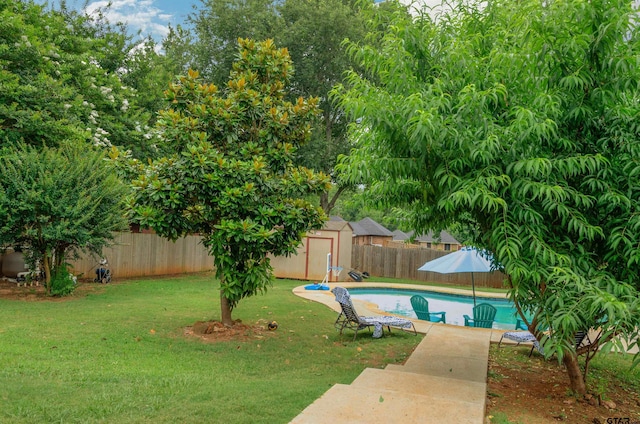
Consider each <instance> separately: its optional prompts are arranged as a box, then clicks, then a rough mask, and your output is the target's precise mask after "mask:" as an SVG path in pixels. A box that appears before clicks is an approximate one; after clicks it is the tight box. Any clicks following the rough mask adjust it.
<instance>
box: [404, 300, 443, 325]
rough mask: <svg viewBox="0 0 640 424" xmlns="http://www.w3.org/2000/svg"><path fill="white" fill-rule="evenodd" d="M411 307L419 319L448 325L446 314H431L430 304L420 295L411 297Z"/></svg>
mask: <svg viewBox="0 0 640 424" xmlns="http://www.w3.org/2000/svg"><path fill="white" fill-rule="evenodd" d="M411 307H412V308H413V312H415V313H416V315H417V316H418V319H422V320H425V321H431V322H443V323H446V319H445V314H446V312H429V302H428V301H427V299H425V298H424V297H422V296H420V295H415V296H411Z"/></svg>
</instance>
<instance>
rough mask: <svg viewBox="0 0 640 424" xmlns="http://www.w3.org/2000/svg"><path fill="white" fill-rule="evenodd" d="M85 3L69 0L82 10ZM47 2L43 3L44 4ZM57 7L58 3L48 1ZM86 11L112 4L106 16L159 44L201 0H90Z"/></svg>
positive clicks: (51, 0) (53, 0)
mask: <svg viewBox="0 0 640 424" xmlns="http://www.w3.org/2000/svg"><path fill="white" fill-rule="evenodd" d="M85 1H86V0H67V7H69V8H75V9H82V7H83V6H84V4H85ZM44 2H45V1H44V0H43V1H40V3H44ZM49 3H50V4H53V5H56V6H57V4H58V3H59V1H58V0H49ZM87 3H88V5H87V9H86V10H87V12H89V13H92V12H94V11H95V10H96V9H98V8H99V7H105V6H106V5H107V4H108V3H111V8H110V9H109V11H108V12H107V13H106V16H107V18H108V19H109V21H110V22H112V23H115V22H126V23H127V25H128V27H129V30H130V31H131V33H133V34H135V33H137V32H138V30H141V31H142V33H141V35H140V37H141V38H146V37H147V36H149V35H150V36H151V37H153V38H154V39H155V40H156V41H158V42H160V41H162V39H163V38H164V37H165V36H166V35H167V33H168V25H169V24H171V26H174V27H175V26H176V25H178V24H184V22H185V20H186V17H187V15H188V14H189V13H191V12H192V11H193V6H194V5H197V6H200V5H201V2H200V0H111V1H109V0H89V1H88V2H87Z"/></svg>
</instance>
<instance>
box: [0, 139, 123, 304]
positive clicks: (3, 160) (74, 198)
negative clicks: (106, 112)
mask: <svg viewBox="0 0 640 424" xmlns="http://www.w3.org/2000/svg"><path fill="white" fill-rule="evenodd" d="M0 152H1V155H0V246H7V245H10V246H14V247H15V248H21V249H25V251H26V252H27V253H28V256H29V257H30V258H31V260H32V261H33V262H38V263H39V265H40V267H41V269H42V270H43V271H44V272H45V274H46V281H45V284H46V288H47V291H48V293H49V294H51V285H50V283H51V274H52V272H60V270H61V268H63V267H64V262H65V260H66V259H68V258H69V257H70V256H73V255H75V254H76V253H79V252H81V251H84V252H91V253H95V254H98V255H99V254H101V252H102V248H103V247H104V246H106V245H108V244H109V243H110V242H111V241H112V240H113V232H114V231H121V230H124V229H126V228H127V221H126V219H125V218H124V216H125V201H124V198H125V196H126V194H127V193H128V188H127V186H126V185H125V184H123V183H122V182H120V181H119V180H118V178H117V176H116V173H115V170H114V169H113V166H111V165H110V163H109V162H108V161H106V160H105V157H104V154H103V153H100V152H97V151H94V150H91V149H87V148H86V147H84V146H82V145H81V144H79V143H66V144H64V145H62V146H59V147H58V148H51V147H46V146H45V147H43V148H42V149H37V148H35V147H33V146H25V145H22V146H20V147H18V148H17V149H2V150H0ZM65 269H66V268H65Z"/></svg>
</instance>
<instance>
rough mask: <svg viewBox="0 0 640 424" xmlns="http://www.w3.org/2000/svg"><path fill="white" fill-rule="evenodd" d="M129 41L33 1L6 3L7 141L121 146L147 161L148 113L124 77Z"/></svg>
mask: <svg viewBox="0 0 640 424" xmlns="http://www.w3.org/2000/svg"><path fill="white" fill-rule="evenodd" d="M128 49H130V47H129V46H127V37H126V35H124V34H122V33H121V32H119V30H116V29H113V28H111V27H110V26H109V25H108V24H107V23H105V22H102V21H100V20H99V19H98V20H92V19H90V18H88V17H86V16H83V15H79V14H77V13H75V12H70V11H53V10H45V9H44V8H43V7H42V6H39V5H36V4H34V3H32V2H24V1H17V0H7V1H3V2H1V3H0V64H1V66H0V99H1V101H0V122H1V123H2V125H0V142H1V143H2V144H3V145H15V144H16V143H18V142H23V143H26V144H28V145H32V146H43V145H45V146H51V147H55V146H58V145H59V144H60V143H61V142H62V141H63V140H78V141H85V142H87V143H90V144H93V145H95V146H100V147H104V146H110V145H116V146H121V147H124V148H126V149H130V150H132V151H133V152H134V154H135V155H137V156H148V155H149V154H150V152H149V151H150V149H152V148H151V145H152V142H153V140H151V137H150V131H149V129H148V128H147V127H146V123H147V122H148V119H149V118H148V114H147V113H144V112H142V111H141V109H140V108H139V107H137V105H136V101H135V96H136V93H135V91H134V90H133V89H131V88H128V87H126V86H125V85H124V84H123V83H122V81H121V78H120V77H119V73H123V72H125V71H124V70H123V68H122V65H123V64H124V63H125V62H126V53H127V51H128Z"/></svg>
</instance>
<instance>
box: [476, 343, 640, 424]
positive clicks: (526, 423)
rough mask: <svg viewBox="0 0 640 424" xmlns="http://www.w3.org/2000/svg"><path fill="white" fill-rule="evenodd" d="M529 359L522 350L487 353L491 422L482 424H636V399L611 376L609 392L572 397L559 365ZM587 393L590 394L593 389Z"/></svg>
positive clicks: (639, 417)
mask: <svg viewBox="0 0 640 424" xmlns="http://www.w3.org/2000/svg"><path fill="white" fill-rule="evenodd" d="M528 355H529V349H527V348H521V347H517V348H516V347H511V346H503V347H502V348H500V349H497V348H496V347H492V349H491V352H490V357H489V375H488V379H487V380H488V381H487V416H488V417H491V418H490V419H489V420H487V422H492V423H514V424H515V423H521V424H546V423H553V422H567V423H578V424H580V423H585V424H586V423H589V424H608V423H614V422H615V423H625V424H632V423H639V424H640V395H639V394H638V393H635V392H634V391H632V390H630V389H629V388H626V387H623V386H622V385H621V384H620V383H618V381H617V379H616V376H613V375H612V376H608V378H607V380H608V381H609V383H608V386H607V387H606V388H600V391H601V393H600V394H599V395H598V394H596V393H594V394H589V395H587V396H586V397H582V396H577V395H573V394H572V393H570V391H569V390H568V377H567V375H566V372H565V370H564V367H563V366H562V365H561V364H558V362H557V361H556V360H555V359H551V360H546V361H545V360H544V358H542V357H541V356H540V355H537V354H535V353H534V354H533V356H532V357H531V358H529V357H528ZM590 390H592V391H594V387H593V384H591V385H590ZM595 390H596V391H597V390H598V388H597V387H595ZM616 418H624V420H620V421H616V420H615V419H616ZM507 420H508V421H507Z"/></svg>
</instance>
